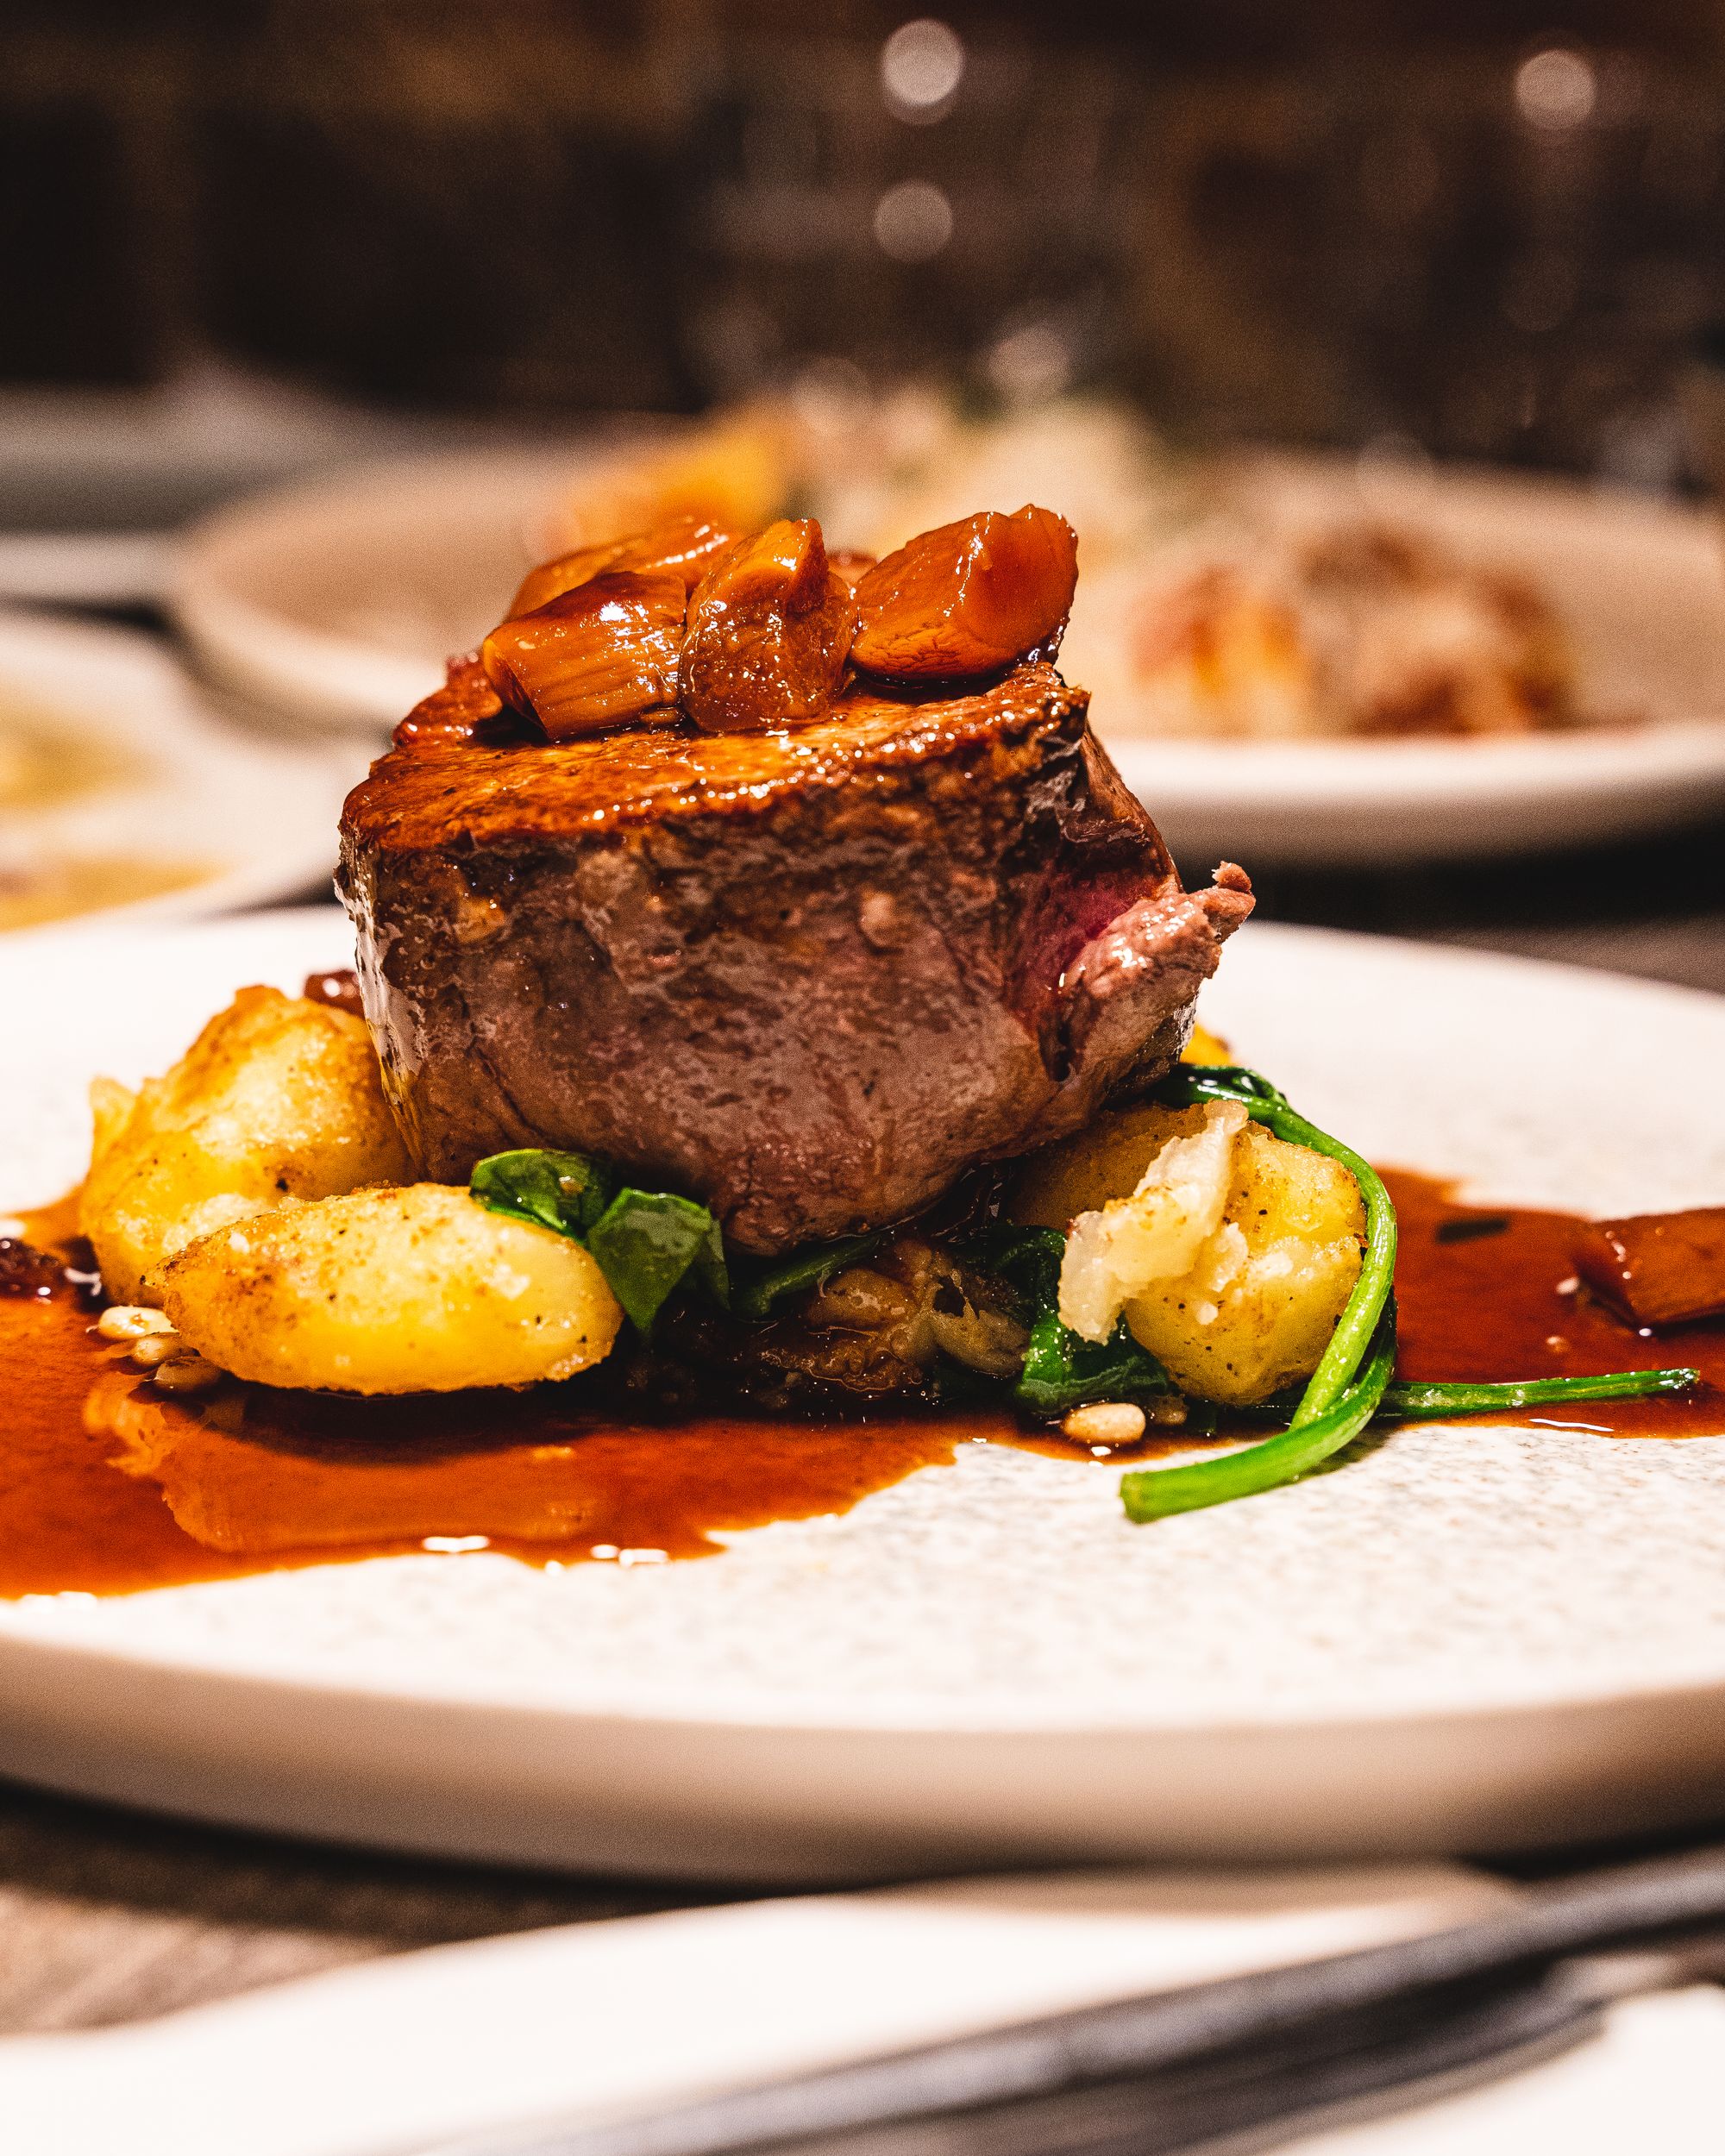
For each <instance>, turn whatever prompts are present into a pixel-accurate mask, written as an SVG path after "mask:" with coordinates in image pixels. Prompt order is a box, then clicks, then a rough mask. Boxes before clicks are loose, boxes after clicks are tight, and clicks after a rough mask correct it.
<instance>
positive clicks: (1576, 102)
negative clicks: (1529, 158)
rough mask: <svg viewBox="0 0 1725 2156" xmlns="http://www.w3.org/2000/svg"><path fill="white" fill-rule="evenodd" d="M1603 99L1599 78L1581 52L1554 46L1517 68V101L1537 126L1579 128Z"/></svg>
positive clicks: (1522, 114)
mask: <svg viewBox="0 0 1725 2156" xmlns="http://www.w3.org/2000/svg"><path fill="white" fill-rule="evenodd" d="M1598 102H1599V78H1598V77H1597V75H1596V74H1595V72H1594V71H1593V68H1592V66H1591V65H1590V63H1589V62H1588V61H1587V60H1584V59H1583V58H1582V56H1581V54H1580V53H1570V52H1565V50H1564V48H1563V47H1561V46H1556V45H1554V46H1552V47H1549V48H1548V49H1547V50H1546V51H1545V52H1543V53H1534V55H1533V56H1532V58H1531V59H1529V60H1523V61H1522V63H1521V66H1519V67H1518V68H1517V69H1516V70H1515V103H1516V105H1517V107H1518V108H1519V110H1520V111H1521V117H1522V118H1523V119H1524V120H1526V121H1527V122H1528V123H1529V124H1530V125H1531V126H1533V127H1536V128H1553V129H1558V128H1578V127H1580V126H1582V125H1583V124H1584V122H1586V121H1588V120H1589V119H1590V118H1591V117H1592V115H1593V109H1594V107H1595V105H1596V104H1597V103H1598Z"/></svg>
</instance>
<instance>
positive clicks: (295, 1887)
mask: <svg viewBox="0 0 1725 2156" xmlns="http://www.w3.org/2000/svg"><path fill="white" fill-rule="evenodd" d="M320 895H321V894H320ZM1260 895H1261V899H1262V902H1263V906H1264V912H1265V913H1266V914H1267V915H1269V916H1270V917H1271V918H1280V919H1284V920H1298V921H1308V922H1315V923H1318V924H1321V925H1326V926H1331V927H1352V928H1369V929H1374V930H1378V931H1386V932H1389V933H1392V934H1399V935H1405V936H1415V937H1427V938H1433V939H1435V940H1439V941H1442V942H1446V943H1465V944H1469V945H1472V946H1476V947H1477V948H1480V949H1484V950H1506V951H1514V952H1520V953H1524V954H1527V955H1528V956H1538V957H1545V958H1555V959H1560V960H1563V961H1565V962H1570V963H1573V964H1579V965H1591V966H1602V967H1606V968H1612V969H1614V970H1615V971H1618V972H1623V973H1632V974H1638V975H1645V976H1647V977H1650V978H1653V979H1656V980H1665V981H1679V982H1682V983H1684V984H1685V985H1688V986H1691V987H1702V988H1710V989H1713V990H1716V991H1721V992H1725V822H1722V823H1718V824H1708V825H1704V826H1702V827H1700V828H1699V829H1697V830H1693V831H1691V832H1689V833H1687V834H1684V835H1683V836H1681V837H1670V838H1661V839H1659V840H1656V841H1650V842H1646V843H1638V844H1634V845H1629V846H1618V847H1611V848H1596V849H1590V851H1588V852H1586V853H1583V854H1576V855H1568V856H1556V857H1542V858H1540V859H1537V860H1527V861H1520V862H1508V863H1503V862H1499V863H1492V864H1475V865H1472V866H1449V867H1445V868H1433V869H1428V870H1422V871H1420V872H1417V873H1414V874H1397V875H1390V874H1378V873H1373V874H1369V875H1368V874H1362V875H1360V876H1358V877H1354V876H1349V875H1346V874H1339V873H1330V874H1322V875H1314V874H1291V873H1290V874H1270V875H1268V876H1264V877H1263V878H1261V879H1260ZM724 1898H725V1897H724V1895H723V1894H722V1893H721V1892H720V1891H719V1890H715V1889H713V1888H712V1887H705V1886H689V1887H687V1888H682V1889H679V1888H678V1887H676V1886H674V1885H671V1886H668V1885H665V1884H663V1883H653V1884H651V1885H644V1884H642V1883H630V1882H624V1881H617V1880H606V1879H592V1878H589V1879H581V1878H555V1877H536V1876H530V1875H524V1874H521V1873H512V1872H507V1871H486V1870H482V1869H478V1868H474V1867H467V1866H463V1867H454V1866H448V1865H437V1864H435V1863H431V1862H423V1863H422V1862H416V1861H411V1860H407V1859H403V1858H392V1857H380V1856H376V1855H372V1854H367V1853H364V1852H348V1851H332V1850H328V1849H317V1848H311V1847H307V1846H299V1845H295V1844H292V1843H287V1842H279V1841H273V1840H269V1839H264V1838H261V1837H253V1836H248V1835H241V1834H234V1833H225V1832H217V1831H215V1830H211V1829H207V1828H202V1827H194V1826H190V1825H184V1824H178V1823H174V1822H170V1821H160V1820H153V1819H147V1818H143V1817H141V1816H137V1815H134V1814H128V1813H125V1812H121V1811H114V1810H108V1809H105V1808H100V1807H97V1806H93V1805H84V1804H77V1803H71V1802H66V1801H64V1800H61V1799H57V1798H54V1797H52V1796H42V1795H39V1794H36V1793H34V1792H31V1791H28V1790H25V1789H18V1788H9V1787H7V1786H5V1785H3V1784H0V2034H9V2033H16V2032H22V2031H26V2030H30V2031H40V2030H49V2029H66V2028H91V2027H95V2026H98V2025H101V2024H104V2023H112V2022H116V2021H128V2020H132V2019H135V2018H139V2017H142V2016H147V2015H154V2014H159V2013H164V2012H166V2011H169V2010H171V2009H174V2008H177V2007H183V2006H190V2005H193V2004H196V2003H198V2002H201V2001H205V2000H210V1999H213V1998H218V1997H221V1996H225V1995H227V1994H229V1993H232V1992H236V1991H241V1990H249V1989H251V1988H253V1987H254V1986H256V1985H260V1984H270V1983H273V1982H276V1981H278V1980H279V1979H282V1978H284V1977H296V1976H303V1975H306V1974H309V1973H310V1972H311V1971H315V1970H318V1969H325V1968H330V1967H334V1966H336V1965H341V1964H342V1963H348V1962H353V1961H356V1960H360V1959H365V1958H367V1957H368V1956H372V1955H378V1954H386V1953H392V1952H400V1951H403V1950H405V1949H407V1948H411V1947H415V1946H432V1945H436V1944H439V1943H442V1942H445V1941H449V1940H461V1939H472V1938H477V1937H480V1936H483V1935H485V1934H492V1933H501V1932H511V1931H520V1930H524V1929H528V1928H530V1927H534V1926H538V1925H546V1924H561V1923H569V1922H574V1921H581V1920H587V1919H593V1918H599V1917H607V1916H618V1915H635V1914H640V1913H644V1912H646V1911H649V1910H652V1909H660V1908H677V1907H685V1906H688V1905H691V1904H693V1903H695V1902H712V1901H716V1900H720V1899H724Z"/></svg>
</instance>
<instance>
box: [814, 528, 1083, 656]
mask: <svg viewBox="0 0 1725 2156" xmlns="http://www.w3.org/2000/svg"><path fill="white" fill-rule="evenodd" d="M1077 549H1078V542H1077V539H1076V536H1075V535H1074V533H1073V530H1072V527H1071V525H1070V524H1069V523H1067V522H1066V520H1065V518H1064V517H1057V516H1056V515H1055V514H1054V512H1053V511H1051V510H1047V509H1036V508H1032V507H1026V508H1024V509H1021V510H1019V511H1018V513H1017V514H1016V515H1015V516H1012V517H1007V516H1002V515H1001V514H1000V512H999V511H995V510H985V511H982V512H981V513H980V514H978V515H977V516H975V517H964V518H963V519H961V521H960V522H959V523H956V524H942V525H940V526H939V527H938V529H937V530H933V531H925V532H923V533H921V534H920V535H919V536H918V537H916V538H914V539H913V540H911V541H909V542H907V544H906V545H904V546H902V547H900V548H899V549H898V551H897V553H896V554H889V555H888V556H887V557H886V559H885V561H879V562H876V564H875V567H873V568H872V569H870V570H869V571H868V572H867V573H865V574H864V576H863V577H862V580H861V582H860V583H859V584H858V585H857V586H856V608H857V628H856V638H855V641H854V642H853V643H852V644H851V647H850V655H851V658H852V659H853V661H855V662H856V665H857V666H859V667H863V668H864V669H865V670H866V671H867V672H869V673H870V674H878V675H880V676H881V678H882V679H883V680H888V681H931V680H963V679H965V678H967V677H968V676H970V675H974V674H992V673H994V672H995V671H996V670H997V669H998V668H1000V667H1006V666H1010V665H1011V664H1012V663H1013V661H1014V660H1017V659H1022V658H1025V657H1026V656H1027V655H1030V654H1031V653H1032V652H1034V653H1036V654H1038V655H1039V656H1040V657H1042V658H1044V659H1048V658H1051V657H1052V656H1053V655H1054V653H1055V652H1056V651H1057V649H1059V643H1060V636H1061V632H1062V631H1063V630H1064V628H1065V626H1066V617H1067V615H1068V614H1069V612H1070V611H1071V609H1072V594H1073V592H1074V590H1075V589H1076V586H1077V581H1078V552H1077Z"/></svg>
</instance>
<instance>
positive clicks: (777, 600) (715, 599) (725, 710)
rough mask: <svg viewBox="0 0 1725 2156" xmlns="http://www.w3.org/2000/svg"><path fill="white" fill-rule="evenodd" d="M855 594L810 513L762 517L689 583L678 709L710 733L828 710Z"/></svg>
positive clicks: (753, 728) (787, 722)
mask: <svg viewBox="0 0 1725 2156" xmlns="http://www.w3.org/2000/svg"><path fill="white" fill-rule="evenodd" d="M855 624H856V601H855V599H853V598H852V597H851V595H850V586H849V585H848V584H846V582H845V581H844V578H843V577H841V576H839V575H837V573H835V572H834V571H833V570H831V568H829V567H828V566H827V559H826V548H825V544H824V543H823V542H822V539H821V536H820V526H819V524H818V523H815V522H814V520H813V518H812V517H804V518H801V519H800V520H798V521H795V522H793V521H791V520H790V519H788V518H786V519H781V521H780V522H779V523H775V524H769V525H768V528H767V529H766V530H765V531H763V532H761V533H760V534H758V535H757V536H756V537H755V538H753V539H743V540H739V541H738V542H737V544H736V545H735V546H734V547H733V548H731V550H730V552H729V553H726V554H724V555H720V556H719V558H718V561H715V562H714V563H713V565H712V567H711V568H710V569H709V570H708V571H707V573H706V575H705V576H704V577H703V578H702V580H701V581H700V582H699V584H698V585H697V586H696V587H695V591H694V596H693V598H692V599H690V601H689V617H688V626H687V630H685V631H684V635H683V649H682V662H681V669H680V674H679V686H680V690H681V697H682V705H683V709H684V710H685V711H687V713H688V715H689V717H690V718H692V719H693V720H694V722H695V724H697V725H698V726H700V727H703V728H704V729H705V730H706V731H707V732H708V733H714V734H724V733H764V732H767V731H769V730H773V729H775V728H777V727H782V726H800V725H806V724H808V722H809V721H810V720H812V719H816V718H823V717H824V716H825V713H826V711H828V710H829V709H830V707H831V702H832V694H833V691H834V690H835V689H836V688H837V686H838V683H839V680H840V677H841V676H842V675H843V674H844V656H845V653H846V651H847V650H848V649H850V634H851V630H852V629H853V627H854V626H855Z"/></svg>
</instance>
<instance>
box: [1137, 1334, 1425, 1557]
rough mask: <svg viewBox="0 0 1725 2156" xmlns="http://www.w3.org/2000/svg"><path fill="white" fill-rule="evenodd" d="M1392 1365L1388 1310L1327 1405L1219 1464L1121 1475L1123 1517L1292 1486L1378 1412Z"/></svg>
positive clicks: (1160, 1516)
mask: <svg viewBox="0 0 1725 2156" xmlns="http://www.w3.org/2000/svg"><path fill="white" fill-rule="evenodd" d="M1395 1367H1396V1315H1395V1310H1394V1307H1393V1305H1392V1306H1391V1307H1389V1308H1387V1309H1386V1310H1385V1312H1384V1313H1383V1321H1382V1323H1381V1324H1380V1326H1378V1329H1377V1334H1376V1335H1375V1337H1374V1338H1373V1341H1372V1344H1371V1353H1370V1354H1369V1355H1368V1356H1367V1357H1366V1358H1365V1366H1364V1369H1362V1370H1361V1371H1360V1373H1359V1375H1358V1376H1357V1377H1355V1378H1353V1379H1352V1381H1351V1382H1349V1383H1348V1384H1346V1386H1344V1387H1343V1388H1342V1390H1341V1392H1340V1393H1339V1394H1338V1395H1337V1396H1336V1398H1335V1399H1334V1400H1333V1401H1331V1402H1330V1403H1329V1405H1328V1406H1327V1407H1325V1408H1323V1409H1322V1410H1321V1411H1320V1413H1317V1414H1315V1415H1314V1416H1312V1417H1311V1418H1310V1419H1309V1420H1308V1421H1306V1422H1303V1423H1299V1424H1297V1425H1296V1426H1294V1427H1292V1428H1290V1429H1289V1430H1287V1431H1285V1432H1283V1435H1282V1436H1281V1437H1279V1438H1265V1439H1264V1443H1263V1444H1262V1445H1247V1446H1246V1447H1245V1449H1244V1450H1243V1451H1239V1452H1230V1453H1228V1454H1227V1455H1226V1457H1224V1458H1222V1459H1220V1460H1198V1461H1195V1462H1193V1463H1191V1464H1190V1465H1189V1466H1186V1467H1163V1468H1151V1469H1149V1470H1145V1471H1142V1472H1140V1473H1138V1474H1136V1475H1124V1476H1121V1477H1120V1501H1121V1503H1122V1504H1123V1505H1125V1507H1126V1517H1127V1518H1128V1519H1129V1520H1140V1521H1142V1520H1164V1519H1166V1518H1167V1517H1168V1516H1169V1514H1172V1513H1177V1512H1201V1511H1202V1510H1203V1508H1204V1507H1206V1506H1208V1505H1225V1504H1226V1503H1227V1501H1229V1499H1230V1498H1233V1497H1255V1496H1256V1495H1258V1492H1259V1491H1260V1490H1264V1489H1275V1488H1276V1486H1277V1483H1279V1482H1292V1481H1293V1480H1294V1478H1295V1476H1299V1475H1305V1474H1308V1473H1309V1472H1310V1470H1312V1469H1313V1468H1314V1467H1317V1466H1319V1465H1320V1463H1322V1462H1323V1461H1325V1460H1327V1459H1328V1458H1329V1457H1330V1455H1331V1454H1332V1453H1333V1452H1339V1451H1341V1449H1342V1447H1343V1446H1344V1445H1348V1444H1351V1443H1352V1440H1353V1439H1354V1438H1357V1437H1358V1435H1359V1434H1360V1432H1361V1431H1362V1430H1364V1428H1365V1426H1366V1425H1367V1424H1368V1423H1369V1422H1370V1421H1371V1419H1372V1417H1373V1416H1374V1415H1375V1414H1376V1413H1377V1409H1378V1405H1379V1402H1380V1401H1382V1400H1383V1394H1384V1389H1385V1388H1386V1387H1387V1386H1388V1384H1389V1373H1390V1372H1391V1370H1393V1369H1395Z"/></svg>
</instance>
